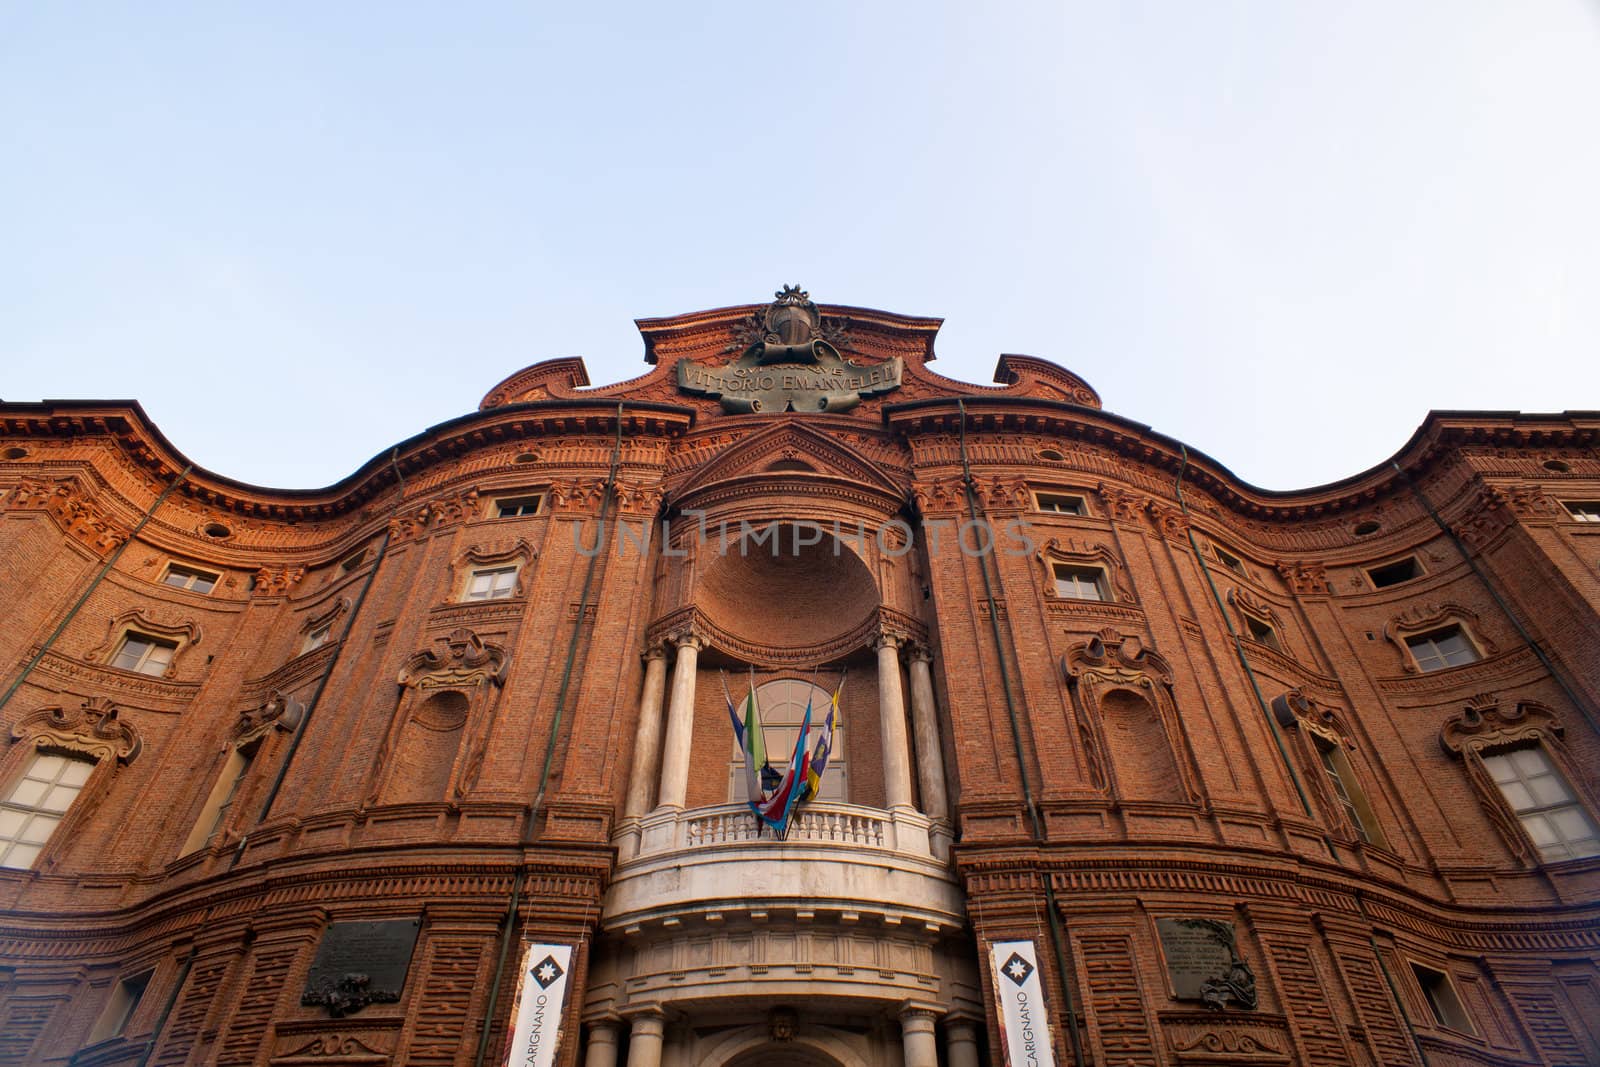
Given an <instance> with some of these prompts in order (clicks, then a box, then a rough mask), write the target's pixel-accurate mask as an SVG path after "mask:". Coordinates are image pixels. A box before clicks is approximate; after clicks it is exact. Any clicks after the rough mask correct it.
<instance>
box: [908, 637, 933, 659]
mask: <svg viewBox="0 0 1600 1067" xmlns="http://www.w3.org/2000/svg"><path fill="white" fill-rule="evenodd" d="M906 655H907V657H908V658H909V659H910V660H911V662H913V663H932V662H933V650H932V649H930V648H928V646H927V645H926V644H924V643H923V642H921V641H911V642H909V643H908V644H907V645H906Z"/></svg>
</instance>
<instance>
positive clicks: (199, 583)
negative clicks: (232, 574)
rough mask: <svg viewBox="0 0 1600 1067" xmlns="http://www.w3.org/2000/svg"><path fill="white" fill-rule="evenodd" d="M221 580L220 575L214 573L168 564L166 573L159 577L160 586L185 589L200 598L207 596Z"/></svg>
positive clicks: (179, 564)
mask: <svg viewBox="0 0 1600 1067" xmlns="http://www.w3.org/2000/svg"><path fill="white" fill-rule="evenodd" d="M221 580H222V575H220V574H218V573H216V572H215V571H207V570H201V569H200V568H199V567H191V566H189V565H188V564H186V563H168V564H167V570H166V573H165V574H163V575H162V576H161V584H162V585H170V586H171V587H173V588H174V589H187V590H189V591H190V592H192V593H199V594H201V595H202V596H209V595H210V594H211V591H212V590H213V589H215V588H216V587H217V583H218V582H220V581H221Z"/></svg>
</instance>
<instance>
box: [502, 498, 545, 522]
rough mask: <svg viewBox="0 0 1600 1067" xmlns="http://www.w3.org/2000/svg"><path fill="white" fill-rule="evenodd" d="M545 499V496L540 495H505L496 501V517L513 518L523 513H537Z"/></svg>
mask: <svg viewBox="0 0 1600 1067" xmlns="http://www.w3.org/2000/svg"><path fill="white" fill-rule="evenodd" d="M543 500H544V498H543V497H541V496H538V495H534V496H510V497H503V498H502V499H499V500H496V501H495V502H494V517H495V518H497V519H512V518H516V517H518V516H521V515H537V514H539V505H540V503H541V502H542V501H543Z"/></svg>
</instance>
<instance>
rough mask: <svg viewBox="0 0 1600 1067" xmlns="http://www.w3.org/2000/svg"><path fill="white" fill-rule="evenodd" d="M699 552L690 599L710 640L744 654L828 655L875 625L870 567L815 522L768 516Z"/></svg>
mask: <svg viewBox="0 0 1600 1067" xmlns="http://www.w3.org/2000/svg"><path fill="white" fill-rule="evenodd" d="M740 533H741V536H739V537H737V538H735V539H732V540H730V541H728V542H727V543H726V544H725V545H724V544H713V545H712V548H713V551H711V552H710V553H708V554H707V555H706V556H705V557H703V559H702V565H701V570H700V576H699V579H698V581H697V582H696V584H695V588H694V594H693V603H694V608H695V611H696V615H697V623H700V624H703V625H704V627H705V630H706V634H707V636H708V637H709V638H710V640H711V643H712V644H714V645H717V646H718V647H720V648H722V649H724V650H725V651H727V652H729V653H731V654H732V655H734V656H735V657H737V658H739V659H742V660H745V661H747V662H756V663H771V664H807V663H819V662H827V661H829V660H831V659H834V658H836V657H838V656H839V655H840V654H841V653H844V652H848V651H850V650H852V649H855V648H859V647H862V646H864V645H866V644H867V643H868V642H869V641H870V640H871V638H872V636H873V634H874V632H875V630H876V627H877V612H878V605H879V599H880V598H879V594H878V585H877V582H876V581H875V580H874V579H873V576H872V572H871V570H869V569H868V567H867V565H866V563H865V562H863V561H862V559H861V557H860V556H859V555H858V554H857V553H856V550H855V547H854V546H852V545H851V544H850V543H849V540H848V539H846V538H839V537H835V536H834V535H833V534H832V533H831V532H829V531H828V530H827V529H825V528H824V527H823V526H822V525H820V524H811V523H804V522H772V523H770V524H762V525H755V526H752V527H751V528H750V529H748V530H741V531H740Z"/></svg>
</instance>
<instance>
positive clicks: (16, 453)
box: [5, 447, 28, 459]
mask: <svg viewBox="0 0 1600 1067" xmlns="http://www.w3.org/2000/svg"><path fill="white" fill-rule="evenodd" d="M27 455H28V450H27V449H26V448H15V447H13V448H8V449H6V451H5V457H6V458H7V459H24V458H26V457H27Z"/></svg>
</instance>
